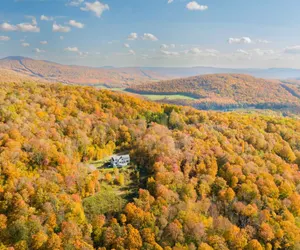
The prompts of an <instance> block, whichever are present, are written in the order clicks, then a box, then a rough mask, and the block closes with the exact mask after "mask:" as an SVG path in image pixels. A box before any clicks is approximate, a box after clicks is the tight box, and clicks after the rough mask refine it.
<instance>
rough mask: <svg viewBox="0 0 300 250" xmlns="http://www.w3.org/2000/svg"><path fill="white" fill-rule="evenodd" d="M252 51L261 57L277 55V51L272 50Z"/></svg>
mask: <svg viewBox="0 0 300 250" xmlns="http://www.w3.org/2000/svg"><path fill="white" fill-rule="evenodd" d="M252 51H253V52H254V53H256V54H257V55H259V56H265V55H272V54H275V51H274V50H272V49H253V50H252Z"/></svg>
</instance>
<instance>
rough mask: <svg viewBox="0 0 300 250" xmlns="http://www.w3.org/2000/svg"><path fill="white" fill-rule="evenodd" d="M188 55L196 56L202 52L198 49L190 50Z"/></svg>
mask: <svg viewBox="0 0 300 250" xmlns="http://www.w3.org/2000/svg"><path fill="white" fill-rule="evenodd" d="M189 53H191V54H193V55H198V54H200V53H202V50H201V49H199V48H192V49H190V50H189Z"/></svg>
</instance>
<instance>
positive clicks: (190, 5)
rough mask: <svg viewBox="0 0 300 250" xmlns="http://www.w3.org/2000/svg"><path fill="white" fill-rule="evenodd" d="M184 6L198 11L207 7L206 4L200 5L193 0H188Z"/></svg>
mask: <svg viewBox="0 0 300 250" xmlns="http://www.w3.org/2000/svg"><path fill="white" fill-rule="evenodd" d="M186 8H187V9H188V10H200V11H204V10H207V9H208V6H206V5H200V4H198V3H197V2H196V1H193V2H189V3H188V4H187V5H186Z"/></svg>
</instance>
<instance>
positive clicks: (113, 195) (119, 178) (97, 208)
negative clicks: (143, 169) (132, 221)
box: [83, 166, 139, 219]
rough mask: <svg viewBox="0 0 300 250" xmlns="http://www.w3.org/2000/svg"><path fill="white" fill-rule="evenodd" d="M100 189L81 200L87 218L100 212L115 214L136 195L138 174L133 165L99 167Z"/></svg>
mask: <svg viewBox="0 0 300 250" xmlns="http://www.w3.org/2000/svg"><path fill="white" fill-rule="evenodd" d="M99 172H100V178H99V183H100V191H99V192H98V193H96V194H95V195H93V196H91V197H88V198H86V199H84V200H83V207H84V211H85V214H86V216H87V217H88V218H89V219H92V218H94V217H95V216H97V215H101V214H116V213H119V212H121V211H122V209H123V208H124V206H125V205H126V204H127V203H128V202H131V201H132V199H133V198H134V197H136V196H137V193H138V190H139V174H138V172H137V170H136V169H135V168H134V167H132V166H131V167H130V166H129V167H126V168H121V169H117V168H100V169H99Z"/></svg>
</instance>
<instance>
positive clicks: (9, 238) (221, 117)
mask: <svg viewBox="0 0 300 250" xmlns="http://www.w3.org/2000/svg"><path fill="white" fill-rule="evenodd" d="M0 86H1V87H0V105H1V109H0V173H1V174H0V239H1V240H0V248H1V249H7V248H9V249H99V250H100V249H103V250H104V249H147V250H148V249H149V250H150V249H157V250H169V249H174V250H177V249H178V250H179V249H201V250H202V249H207V250H210V249H230V250H231V249H259V250H260V249H299V247H300V245H299V242H300V228H299V225H300V173H299V166H300V121H299V120H296V119H291V118H282V117H269V116H264V115H256V114H237V113H234V112H232V113H218V112H205V111H199V110H195V109H193V108H190V107H180V106H173V105H167V104H163V105H162V104H157V103H152V102H147V101H144V100H141V99H138V98H134V97H132V96H127V95H124V94H118V93H114V92H110V91H107V90H96V89H93V88H89V87H78V86H77V87H75V86H64V85H60V84H36V83H24V84H21V83H10V84H1V85H0ZM122 150H129V151H130V155H131V158H132V161H133V163H134V164H135V166H136V168H137V169H138V170H139V175H138V176H137V177H136V179H137V180H138V181H139V183H138V185H139V188H140V189H139V191H138V194H137V195H136V197H134V198H133V199H130V200H128V202H127V204H125V206H124V207H122V211H121V212H109V213H105V212H104V213H100V212H99V213H98V214H97V212H95V213H90V211H88V208H89V207H93V208H94V205H97V202H98V204H99V205H100V204H101V202H102V201H101V199H99V198H95V199H94V197H101V196H97V195H98V194H99V192H100V191H101V187H102V182H105V185H110V184H111V183H112V182H114V181H116V182H117V184H118V185H119V186H121V187H122V186H123V185H124V184H125V183H126V178H125V175H124V174H123V173H122V172H120V173H119V172H117V171H116V173H115V175H116V176H117V178H116V179H114V178H113V176H112V175H111V174H110V173H107V174H104V173H100V172H99V171H98V170H95V171H89V169H88V168H87V165H88V164H87V163H89V162H90V161H93V160H98V159H101V158H103V157H106V156H109V155H111V154H112V153H113V152H115V151H122ZM116 195H117V194H116ZM92 202H93V203H92ZM95 202H96V204H95ZM84 203H88V205H89V206H84ZM95 211H97V210H95Z"/></svg>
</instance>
